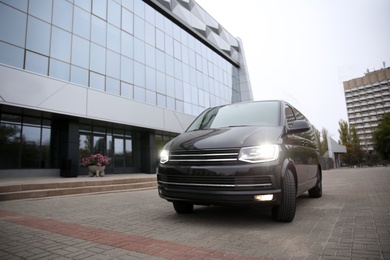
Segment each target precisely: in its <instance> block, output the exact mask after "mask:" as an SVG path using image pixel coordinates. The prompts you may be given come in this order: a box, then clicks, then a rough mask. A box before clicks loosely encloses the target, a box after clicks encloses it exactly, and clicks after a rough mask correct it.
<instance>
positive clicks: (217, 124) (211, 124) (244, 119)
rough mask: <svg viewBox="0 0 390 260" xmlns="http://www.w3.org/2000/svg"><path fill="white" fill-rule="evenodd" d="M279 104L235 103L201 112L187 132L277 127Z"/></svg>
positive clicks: (273, 102)
mask: <svg viewBox="0 0 390 260" xmlns="http://www.w3.org/2000/svg"><path fill="white" fill-rule="evenodd" d="M279 111H280V109H279V102H278V101H266V102H254V103H237V104H232V105H227V106H221V107H216V108H212V109H210V110H206V111H205V112H203V113H202V114H201V115H200V116H199V117H198V118H197V119H196V120H195V121H194V123H193V124H192V125H191V126H190V127H189V128H188V129H187V131H195V130H200V129H214V128H222V127H235V126H255V125H256V126H277V125H279V121H280V118H279V114H280V112H279Z"/></svg>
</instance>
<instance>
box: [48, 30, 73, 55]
mask: <svg viewBox="0 0 390 260" xmlns="http://www.w3.org/2000/svg"><path fill="white" fill-rule="evenodd" d="M70 46H71V35H70V33H69V32H66V31H64V30H61V29H59V28H57V27H54V26H53V28H52V35H51V49H50V55H51V56H52V57H54V58H56V59H59V60H62V61H66V62H70V50H71V47H70Z"/></svg>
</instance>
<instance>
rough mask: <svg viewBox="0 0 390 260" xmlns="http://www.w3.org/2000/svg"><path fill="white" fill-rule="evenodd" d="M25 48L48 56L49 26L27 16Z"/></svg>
mask: <svg viewBox="0 0 390 260" xmlns="http://www.w3.org/2000/svg"><path fill="white" fill-rule="evenodd" d="M26 47H27V49H29V50H32V51H35V52H39V53H41V54H44V55H49V47H50V25H49V24H48V23H45V22H42V21H41V20H38V19H36V18H34V17H31V16H29V17H28V29H27V42H26Z"/></svg>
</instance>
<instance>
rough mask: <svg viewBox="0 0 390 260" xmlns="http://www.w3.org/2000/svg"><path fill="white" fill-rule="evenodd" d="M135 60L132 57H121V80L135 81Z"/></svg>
mask: <svg viewBox="0 0 390 260" xmlns="http://www.w3.org/2000/svg"><path fill="white" fill-rule="evenodd" d="M133 71H134V62H133V60H132V59H129V58H126V57H124V56H122V57H121V80H123V81H126V82H129V83H133V82H134V72H133Z"/></svg>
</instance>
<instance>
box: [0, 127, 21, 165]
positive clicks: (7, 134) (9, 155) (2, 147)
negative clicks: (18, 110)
mask: <svg viewBox="0 0 390 260" xmlns="http://www.w3.org/2000/svg"><path fill="white" fill-rule="evenodd" d="M20 134H21V125H15V124H7V123H3V122H2V123H1V124H0V158H1V163H0V168H1V169H12V168H19V167H18V159H19V152H20V140H21V136H20Z"/></svg>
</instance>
